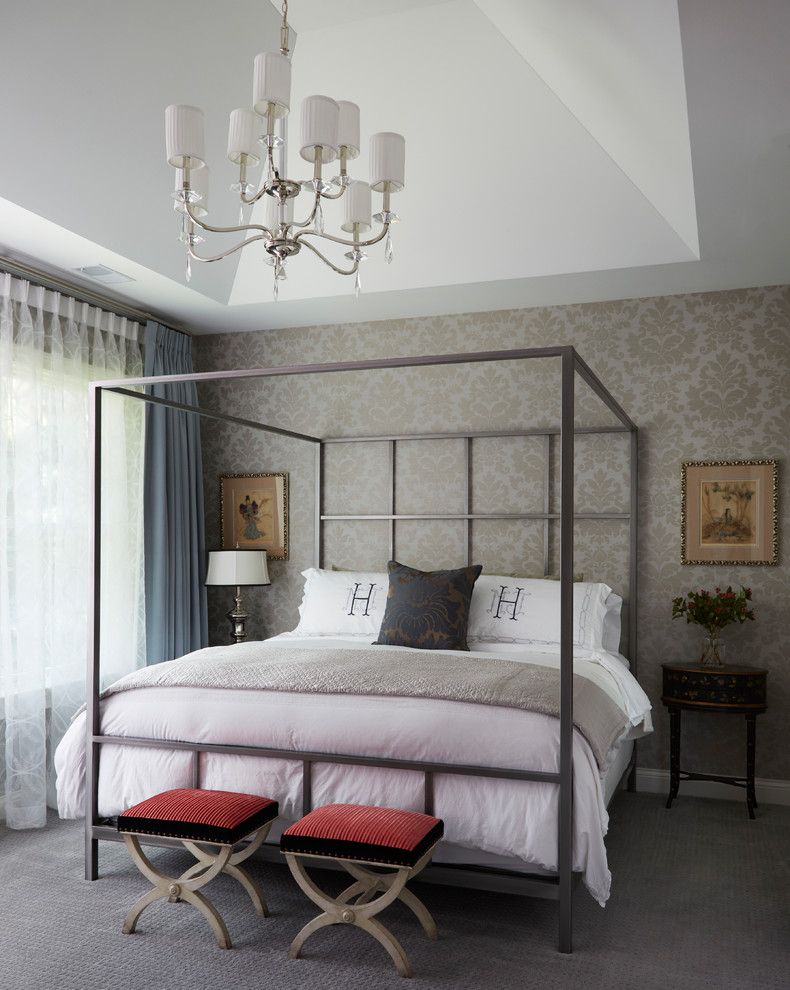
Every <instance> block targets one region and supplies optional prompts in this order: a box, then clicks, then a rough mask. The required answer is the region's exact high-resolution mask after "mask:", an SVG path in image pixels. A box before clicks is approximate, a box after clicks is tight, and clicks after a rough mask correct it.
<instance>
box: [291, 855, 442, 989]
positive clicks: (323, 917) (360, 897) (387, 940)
mask: <svg viewBox="0 0 790 990" xmlns="http://www.w3.org/2000/svg"><path fill="white" fill-rule="evenodd" d="M433 849H434V847H433V846H431V848H430V849H428V850H427V851H426V852H425V853H424V854H423V856H422V857H421V858H420V859H419V861H418V862H417V863H415V865H414V866H412V867H409V866H398V867H394V868H393V869H392V870H391V871H390V872H388V873H384V872H379V870H378V869H377V870H370V869H367V868H366V867H367V866H368V865H369V864H367V863H364V862H361V861H359V860H347V859H339V858H338V857H334V856H333V857H321V856H315V857H312V858H315V859H324V858H332V859H334V860H336V861H337V862H339V863H340V864H341V865H342V866H343V867H344V868H345V869H346V870H347V871H348V873H350V874H351V876H352V877H354V878H355V882H354V883H352V884H351V886H349V887H346V889H345V890H344V891H343V892H342V893H341V894H339V895H338V896H337V897H335V898H332V897H330V896H329V895H328V894H325V893H324V892H323V891H322V890H321V889H320V888H319V887H318V886H316V884H315V883H314V881H313V880H312V879H311V878H310V876H309V875H308V874H307V871H306V869H305V866H304V863H303V861H302V860H303V856H302V855H299V854H294V853H290V852H287V853H286V854H285V857H286V859H287V860H288V865H289V866H290V868H291V872H292V873H293V875H294V878H295V880H296V882H297V883H298V884H299V886H300V887H301V888H302V890H303V891H304V892H305V894H307V896H308V897H309V898H310V900H312V901H313V902H314V903H315V904H317V905H318V907H320V908H323V910H324V913H323V914H319V915H318V917H316V918H313V920H312V921H310V922H308V923H307V924H306V925H305V926H304V928H303V929H302V930H301V931H300V932H299V934H298V935H297V936H296V938H295V939H294V940H293V942H292V943H291V948H290V949H289V951H288V957H289V958H290V959H296V958H297V957H298V955H299V952H300V951H301V948H302V946H303V945H304V943H305V941H306V940H307V939H308V938H309V937H310V936H311V935H312V934H313V932H316V931H318V930H319V928H324V927H325V926H326V925H339V924H346V925H356V926H357V927H358V928H362V929H363V930H364V931H366V932H368V933H369V934H371V935H372V936H373V937H374V938H375V939H376V940H377V941H378V942H380V943H381V944H382V945H383V946H384V948H385V949H386V950H387V952H388V953H389V955H390V957H391V958H392V961H393V962H394V963H395V966H396V967H397V970H398V973H400V975H401V976H407V977H408V976H411V975H412V968H411V965H410V964H409V960H408V958H407V956H406V953H405V952H404V951H403V947H402V946H401V944H400V942H398V940H397V939H396V938H395V936H394V935H393V934H392V932H390V931H389V930H388V929H387V928H385V927H384V925H382V924H381V922H380V921H378V920H377V919H376V918H375V917H374V915H376V914H378V913H379V912H380V911H383V910H384V908H385V907H387V906H388V905H389V904H392V903H393V901H395V900H400V901H403V903H404V904H405V905H406V906H407V907H408V908H410V909H411V911H412V912H413V913H414V914H415V915H416V917H417V919H418V921H419V922H420V924H421V925H422V927H423V930H424V931H425V934H426V935H427V936H428V938H429V939H431V940H432V941H435V940H436V939H437V938H438V937H439V935H438V932H437V930H436V924H435V923H434V920H433V918H432V917H431V915H430V913H429V911H428V909H427V908H426V907H425V905H424V904H423V903H422V901H421V900H420V899H419V898H418V897H416V896H415V895H414V894H413V893H412V892H411V891H410V890H407V889H406V883H407V882H408V881H409V880H410V879H411V878H412V877H413V876H415V875H416V874H417V873H419V872H420V871H421V870H422V869H423V868H424V867H425V866H426V865H427V863H428V861H429V860H430V858H431V854H432V853H433ZM377 894H378V896H376V895H377ZM352 898H355V900H354V902H353V905H351V904H350V902H351V900H352Z"/></svg>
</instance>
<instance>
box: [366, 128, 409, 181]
mask: <svg viewBox="0 0 790 990" xmlns="http://www.w3.org/2000/svg"><path fill="white" fill-rule="evenodd" d="M405 165H406V141H405V140H404V137H403V135H402V134H394V133H393V132H392V131H381V132H380V133H378V134H374V135H372V137H371V139H370V188H371V189H374V190H375V191H376V192H383V191H384V189H385V188H387V184H389V190H390V192H397V191H398V190H399V189H403V186H404V173H405Z"/></svg>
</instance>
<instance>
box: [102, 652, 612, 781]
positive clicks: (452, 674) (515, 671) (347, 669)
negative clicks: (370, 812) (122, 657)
mask: <svg viewBox="0 0 790 990" xmlns="http://www.w3.org/2000/svg"><path fill="white" fill-rule="evenodd" d="M147 686H158V687H200V688H213V689H239V688H241V689H250V690H267V691H291V692H304V693H309V694H359V695H384V696H390V697H391V696H398V697H407V698H436V699H440V700H443V701H459V702H465V703H472V704H479V705H496V706H500V707H506V708H521V709H524V710H527V711H535V712H542V713H543V714H545V715H554V716H558V715H559V693H560V680H559V670H558V669H556V668H554V667H545V666H543V665H541V664H533V663H520V662H515V661H512V660H506V659H502V658H499V657H495V656H492V657H488V656H486V657H485V658H481V657H474V656H469V655H465V654H461V653H444V652H441V651H438V650H423V651H415V652H411V651H406V650H397V649H390V648H387V647H382V646H378V647H372V646H371V647H368V648H355V649H336V648H328V649H304V648H299V647H290V646H281V645H280V644H279V643H277V644H270V645H265V644H263V643H259V642H256V643H240V644H238V645H232V646H225V647H209V648H208V649H205V650H198V651H196V652H195V653H190V654H187V656H185V657H181V658H180V659H178V660H172V661H170V662H168V663H161V664H156V665H155V666H152V667H145V668H143V669H141V670H138V671H134V672H133V673H131V674H129V675H127V676H126V677H124V678H122V679H121V680H119V681H116V682H115V684H113V685H111V686H110V687H109V688H107V690H106V691H105V692H103V694H102V697H106V696H107V695H109V694H116V693H118V692H120V691H129V690H133V689H136V688H143V687H147ZM573 721H574V725H575V726H576V727H577V728H578V729H579V730H580V732H581V733H582V734H583V735H584V737H585V738H586V739H587V741H588V742H589V744H590V746H591V748H592V751H593V753H594V755H595V759H596V760H597V762H598V765H599V766H600V767H603V766H604V765H605V760H606V755H607V753H608V752H609V751H610V750H611V748H612V746H613V745H614V743H615V742H616V741H617V739H618V738H619V737H620V735H621V734H622V733H623V732H624V730H625V729H626V728H627V727H628V725H629V724H630V723H629V719H628V715H627V714H626V712H624V711H623V710H622V708H620V706H619V705H618V704H617V703H616V702H615V701H613V700H612V699H611V698H610V697H609V695H608V694H607V693H606V691H604V690H603V688H601V687H600V686H599V685H598V684H596V683H595V682H594V681H592V680H590V679H589V678H587V677H585V676H583V675H582V674H580V673H574V675H573Z"/></svg>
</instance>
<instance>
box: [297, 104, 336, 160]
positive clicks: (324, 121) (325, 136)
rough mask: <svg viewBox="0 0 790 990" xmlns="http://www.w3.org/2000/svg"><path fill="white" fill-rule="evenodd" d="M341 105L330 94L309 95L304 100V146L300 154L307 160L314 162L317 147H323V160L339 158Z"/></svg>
mask: <svg viewBox="0 0 790 990" xmlns="http://www.w3.org/2000/svg"><path fill="white" fill-rule="evenodd" d="M339 125H340V107H339V106H338V105H337V103H336V102H335V101H334V100H333V99H330V97H328V96H307V97H305V99H304V101H303V102H302V147H301V150H300V154H301V156H302V158H304V160H305V161H306V162H314V161H315V159H316V149H317V148H321V161H322V162H332V161H334V160H335V158H337V131H338V127H339Z"/></svg>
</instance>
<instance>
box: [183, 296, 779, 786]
mask: <svg viewBox="0 0 790 990" xmlns="http://www.w3.org/2000/svg"><path fill="white" fill-rule="evenodd" d="M558 344H572V345H573V346H574V347H575V348H576V349H577V351H578V352H579V354H580V356H581V357H582V358H583V359H584V360H585V361H586V362H587V364H588V365H589V366H590V367H591V369H592V370H593V371H594V372H595V373H596V374H597V375H598V377H599V378H600V379H601V380H602V381H603V383H604V384H605V385H606V386H607V388H608V389H609V390H610V391H611V392H612V394H613V395H614V397H615V398H616V399H617V401H618V402H620V403H621V405H622V406H623V408H624V409H625V411H626V412H627V413H628V415H629V416H630V417H631V418H632V419H633V420H634V422H635V423H636V424H637V426H638V427H639V431H640V462H639V489H640V498H639V530H638V532H639V564H638V566H639V582H640V584H639V611H638V615H639V632H638V662H639V678H640V680H641V682H642V684H643V685H644V687H645V689H646V690H647V692H648V694H649V695H650V698H651V700H652V702H653V708H654V720H655V725H656V731H655V733H654V734H653V735H652V736H651V737H650V738H649V739H647V740H646V741H644V742H643V743H641V744H640V756H639V762H640V766H642V767H647V768H655V769H662V770H665V769H667V767H668V718H667V714H666V710H665V709H664V707H663V706H662V704H661V700H660V695H661V666H660V665H661V663H662V662H663V661H664V660H667V659H672V658H692V657H696V654H697V651H698V649H699V646H700V640H701V630H699V629H698V628H697V627H695V626H691V625H687V624H686V623H685V622H684V621H682V620H681V621H674V622H673V620H672V618H671V614H672V607H671V601H672V598H673V597H675V596H677V595H679V594H683V593H685V592H687V591H689V590H691V589H698V588H700V587H704V588H712V587H716V586H725V587H726V586H727V585H728V584H732V585H734V586H736V587H737V586H740V585H741V584H744V585H746V586H747V587H750V588H751V589H752V592H753V604H754V609H755V613H756V621H755V622H753V623H747V624H744V625H743V626H730V627H728V628H726V629H725V630H724V633H723V639H724V643H725V648H726V660H727V661H729V662H731V663H737V662H743V663H750V664H753V665H759V666H764V667H766V668H767V669H768V671H769V678H768V702H769V709H768V712H767V713H766V714H765V715H762V716H760V718H759V719H758V723H757V776H758V778H763V779H773V780H778V781H790V730H788V728H787V726H788V724H789V723H790V655H789V654H790V633H788V626H787V622H786V616H785V612H786V609H787V606H788V587H790V584H789V582H788V578H789V577H790V574H789V569H788V564H787V559H788V558H787V547H786V545H785V542H784V539H783V537H784V535H785V533H786V532H787V521H788V503H789V502H790V500H789V499H788V498H787V496H786V490H787V488H786V486H787V477H786V474H787V464H788V451H789V450H790V388H788V382H790V287H788V286H783V287H776V288H758V289H744V290H738V291H727V292H713V293H703V294H694V295H685V296H671V297H658V298H649V299H635V300H624V301H617V302H607V303H590V304H583V305H572V306H556V307H547V308H540V309H526V310H517V311H502V312H494V313H479V314H474V313H472V314H464V315H456V316H437V317H425V318H416V319H408V320H392V321H383V322H379V323H359V324H346V325H342V326H322V327H307V328H302V329H296V330H266V331H259V332H255V333H239V334H222V333H218V334H216V335H209V336H201V337H196V338H195V339H194V341H193V353H194V360H195V368H196V370H197V371H214V370H228V369H242V368H253V367H265V366H270V367H272V366H284V365H296V364H318V363H320V364H323V363H331V362H335V361H343V360H354V359H360V358H373V357H377V358H378V357H395V356H400V355H422V354H441V353H450V352H457V351H486V350H500V349H510V348H518V347H539V346H546V345H558ZM541 365H542V367H541V368H538V369H535V368H533V369H532V370H531V371H529V372H526V371H524V370H523V369H521V368H519V367H517V366H515V363H512V362H511V363H508V364H503V363H494V364H490V365H477V366H459V367H458V368H457V369H454V370H453V373H452V374H451V375H449V376H447V375H445V374H444V372H443V371H442V370H440V369H435V368H422V369H410V370H408V371H379V372H375V373H373V374H368V375H366V376H360V375H358V374H352V373H337V374H333V375H324V376H321V378H320V379H317V378H316V377H314V376H313V377H311V376H303V377H298V378H287V379H285V378H284V379H268V380H267V381H265V382H260V381H258V382H253V381H234V382H232V383H230V382H225V383H222V384H220V385H210V386H201V403H202V404H203V405H204V407H206V408H214V409H219V410H221V411H223V412H227V413H232V414H234V415H238V416H242V417H244V416H247V417H249V418H250V419H255V420H262V421H263V422H267V423H270V424H272V425H276V426H277V427H279V428H281V429H287V430H295V431H298V432H302V433H306V434H311V435H319V436H332V435H336V436H349V435H354V434H357V435H368V434H376V433H384V432H393V431H396V430H402V431H403V432H425V431H428V430H432V429H435V430H454V429H461V428H467V427H470V428H476V429H484V428H488V427H493V428H508V427H512V426H525V425H547V424H551V423H552V420H555V421H556V416H557V409H558V407H557V396H558V388H557V387H556V386H555V384H554V383H555V382H556V380H557V379H556V374H555V373H554V372H555V371H556V368H554V369H552V367H551V362H548V361H546V362H541ZM579 405H580V407H581V408H580V417H581V419H582V421H585V420H586V419H587V418H588V417H589V418H590V419H591V420H593V419H599V418H600V416H599V414H598V413H599V411H598V410H597V409H595V408H593V407H594V406H595V403H590V402H587V401H586V400H585V401H582V402H580V403H579ZM202 428H203V444H204V475H205V478H206V491H205V496H206V510H207V522H206V525H207V545H208V546H209V547H216V546H218V545H219V481H218V478H219V475H220V474H225V473H241V472H258V471H283V470H284V471H288V473H289V482H290V505H289V510H290V512H289V518H290V542H291V554H290V559H289V560H287V561H273V562H272V563H271V564H270V572H271V576H272V584H271V586H270V587H268V588H256V589H248V590H247V593H246V595H245V604H247V607H248V610H249V611H250V612H252V613H254V618H253V620H252V621H251V622H250V623H248V632H249V635H250V636H251V637H256V636H261V635H271V634H274V633H277V632H280V631H283V630H285V629H289V628H293V626H295V624H296V621H297V612H296V608H297V605H298V603H299V600H300V595H301V584H302V579H301V576H300V572H301V571H302V570H304V569H305V568H306V567H308V566H311V564H312V562H313V515H312V512H313V509H312V495H313V488H314V474H315V465H314V454H313V449H312V446H311V445H308V444H304V443H300V442H297V441H294V440H289V439H287V438H284V437H282V436H279V435H276V434H264V433H258V432H255V431H252V430H249V429H246V428H242V427H235V426H234V427H229V426H228V425H227V424H224V425H220V424H217V423H214V424H213V425H212V423H211V422H210V421H208V420H204V421H203V427H202ZM454 443H457V442H456V441H441V442H440V446H438V447H437V446H436V445H435V444H434V442H433V441H432V442H430V443H429V442H427V441H426V442H425V443H422V442H421V443H420V444H416V445H415V447H414V449H410V450H409V452H408V453H405V452H404V454H403V455H402V456H403V457H404V458H408V460H407V461H405V462H404V463H405V466H406V468H407V471H406V472H405V473H404V475H403V476H407V477H408V479H409V483H408V484H405V485H404V486H403V488H402V490H401V491H399V492H397V493H396V497H397V500H398V505H399V509H400V510H401V511H404V512H408V511H409V509H408V505H409V504H410V500H411V499H415V500H417V499H418V498H419V499H420V500H422V501H423V502H424V499H425V497H426V494H428V495H430V496H431V497H433V498H435V500H436V504H437V505H441V506H454V505H457V504H458V502H459V498H460V497H461V495H460V493H459V491H458V490H457V489H454V488H453V484H452V483H451V482H450V481H449V480H448V478H449V477H450V471H449V465H450V464H452V463H454V461H455V459H457V457H458V451H457V450H456V449H454V448H453V444H454ZM535 443H536V441H534V440H523V439H513V440H509V441H504V442H503V441H497V442H496V443H491V444H490V445H488V446H487V445H486V444H484V443H483V442H480V441H475V444H477V446H476V448H475V453H474V457H475V472H474V485H475V489H474V491H473V499H474V501H475V502H476V503H477V504H480V505H483V504H495V505H497V507H498V508H497V511H524V510H525V506H528V504H529V503H530V501H531V500H533V501H535V500H539V499H540V497H541V496H540V491H539V485H538V484H537V483H535V484H533V485H531V484H530V483H529V482H527V483H525V482H524V478H523V468H524V466H525V465H526V466H527V467H529V465H530V464H532V463H533V462H536V459H537V457H538V453H537V451H536V449H535V446H534V445H535ZM618 443H619V447H618ZM624 443H625V441H624V440H623V439H622V438H617V437H615V438H612V437H602V436H596V437H589V438H586V439H584V440H582V441H580V443H579V450H578V453H577V465H576V466H577V485H578V488H577V496H576V507H577V510H578V511H588V510H590V511H591V510H595V509H597V508H609V509H611V508H612V505H613V504H614V505H617V504H618V503H619V504H621V505H623V508H625V507H626V506H627V487H625V486H624V480H623V472H624V467H625V465H626V463H627V443H625V446H623V444H624ZM385 456H386V455H385V454H384V453H383V452H382V448H380V447H377V446H376V445H373V444H355V445H352V444H345V445H338V448H337V451H336V452H335V451H333V452H332V456H331V457H330V459H329V460H328V463H327V470H326V475H327V477H326V480H327V482H328V483H329V482H331V491H332V493H333V494H332V498H333V499H334V501H335V504H336V505H337V506H342V507H343V508H333V507H332V505H330V504H328V505H327V506H326V511H327V512H338V513H340V512H354V511H360V510H364V511H378V510H376V509H375V508H374V507H375V506H377V505H386V497H387V494H386V485H385V479H386V464H385V461H384V458H385ZM399 456H401V455H399ZM751 458H772V459H776V460H778V461H779V484H780V558H779V566H776V567H766V566H695V565H682V564H681V563H680V471H681V463H682V462H683V461H686V460H736V459H751ZM445 466H447V467H448V470H445ZM553 483H554V484H556V479H554V481H553ZM327 487H329V484H328V486H327ZM783 496H784V497H783ZM500 507H501V508H500ZM381 511H385V510H384V509H382V510H381ZM409 525H412V524H405V523H404V524H402V527H401V530H400V531H399V533H398V534H397V535H396V541H397V547H398V551H397V552H398V553H399V554H400V551H401V548H403V549H404V553H403V555H402V557H403V559H404V562H405V563H408V564H411V565H412V566H417V567H430V566H436V567H439V566H456V565H457V564H458V563H462V562H464V561H463V560H461V557H460V555H461V554H462V553H463V548H462V543H463V540H462V538H461V537H460V535H459V533H458V531H457V530H455V529H454V527H455V526H456V525H458V524H452V523H440V524H436V523H434V524H431V525H430V526H429V527H428V528H427V531H426V529H425V528H424V524H423V528H422V529H421V530H420V531H419V532H417V531H416V530H415V531H414V532H409V530H408V527H409ZM413 525H415V526H416V525H417V524H413ZM331 526H332V528H331V529H330V530H328V531H327V543H326V555H325V560H324V564H325V565H328V564H330V563H332V564H336V565H337V566H345V567H354V568H360V569H379V568H380V569H381V570H384V566H383V565H384V564H385V562H386V561H385V558H386V553H387V551H386V547H387V537H386V532H385V527H386V524H384V523H379V522H369V523H365V524H364V531H363V532H360V529H359V524H355V529H354V530H353V533H351V532H350V531H349V528H348V527H349V524H346V523H342V522H337V523H333V524H331ZM620 526H621V524H619V523H617V522H616V521H611V520H606V521H599V522H596V523H594V524H591V528H590V527H588V528H587V530H586V531H585V532H584V533H581V532H579V533H578V544H577V553H576V560H575V562H574V566H575V569H576V570H577V571H583V572H584V574H585V578H586V579H588V580H603V581H607V582H608V583H610V584H612V585H613V586H614V587H615V588H616V590H618V591H621V592H622V591H623V590H624V584H623V582H624V581H625V575H626V573H627V547H625V546H624V541H623V537H622V531H621V530H619V529H618V527H620ZM472 543H473V551H474V555H475V562H480V563H482V564H483V566H484V568H485V569H486V570H491V569H493V567H494V565H496V566H497V567H498V568H501V570H503V571H514V570H516V569H518V571H519V572H520V573H523V572H524V571H525V570H526V569H529V568H530V567H532V566H533V565H534V564H535V563H536V562H537V558H538V557H539V555H540V543H541V535H540V532H538V524H532V526H531V527H530V526H529V525H527V526H525V525H524V524H520V526H517V527H516V526H514V524H512V523H508V522H500V523H490V524H487V525H486V526H485V527H482V528H481V529H480V531H479V532H477V533H475V534H473V540H472ZM407 554H408V555H407ZM209 590H210V609H211V631H212V642H223V641H226V640H227V638H228V634H229V631H230V626H229V623H228V622H227V620H226V619H225V618H224V613H225V612H226V611H228V610H229V609H230V607H231V606H232V598H231V596H230V595H229V594H227V593H225V594H223V592H224V591H225V589H209ZM228 590H229V589H228ZM683 753H684V765H692V764H693V769H696V770H700V771H708V772H713V773H716V772H718V773H723V774H733V773H740V772H742V771H743V768H744V765H745V731H744V726H743V722H742V719H740V718H737V719H734V718H733V717H732V716H729V715H717V714H709V715H705V716H699V715H697V714H695V713H694V714H688V715H686V716H685V717H684V722H683ZM758 796H759V795H758Z"/></svg>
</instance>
